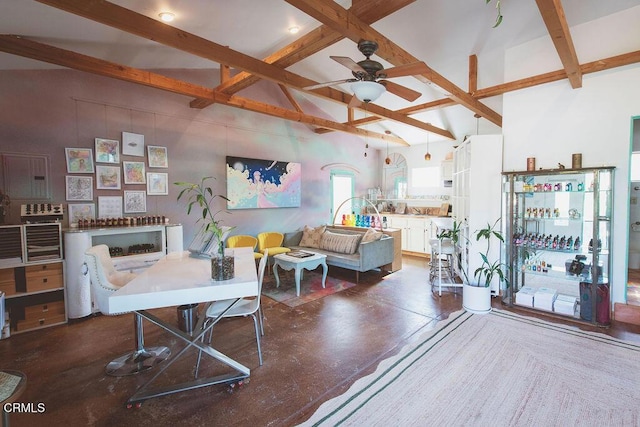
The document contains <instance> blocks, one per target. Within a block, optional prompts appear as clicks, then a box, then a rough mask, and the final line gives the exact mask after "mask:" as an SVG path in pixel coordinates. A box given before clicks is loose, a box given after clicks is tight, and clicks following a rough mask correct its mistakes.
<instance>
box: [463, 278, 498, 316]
mask: <svg viewBox="0 0 640 427" xmlns="http://www.w3.org/2000/svg"><path fill="white" fill-rule="evenodd" d="M462 308H464V309H465V310H467V311H468V312H470V313H476V314H485V313H488V312H490V311H491V288H490V287H485V286H481V287H480V286H471V285H467V284H464V285H463V287H462Z"/></svg>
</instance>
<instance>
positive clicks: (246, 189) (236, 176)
mask: <svg viewBox="0 0 640 427" xmlns="http://www.w3.org/2000/svg"><path fill="white" fill-rule="evenodd" d="M301 181H302V176H301V165H300V163H293V162H281V161H276V160H260V159H247V158H245V157H231V156H227V198H228V199H229V201H228V202H227V209H254V208H291V207H300V184H301Z"/></svg>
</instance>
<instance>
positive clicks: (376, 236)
mask: <svg viewBox="0 0 640 427" xmlns="http://www.w3.org/2000/svg"><path fill="white" fill-rule="evenodd" d="M382 234H383V233H381V232H380V231H376V230H374V229H373V228H369V229H368V230H367V231H366V232H365V233H364V235H363V236H362V243H367V242H375V241H376V240H380V239H381V238H382Z"/></svg>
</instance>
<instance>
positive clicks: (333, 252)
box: [282, 226, 393, 282]
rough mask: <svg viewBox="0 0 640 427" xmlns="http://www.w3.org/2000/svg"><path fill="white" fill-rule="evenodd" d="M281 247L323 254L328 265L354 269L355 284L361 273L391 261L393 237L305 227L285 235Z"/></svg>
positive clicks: (364, 232)
mask: <svg viewBox="0 0 640 427" xmlns="http://www.w3.org/2000/svg"><path fill="white" fill-rule="evenodd" d="M282 246H286V247H288V248H291V250H301V251H309V252H316V253H321V254H324V255H326V256H327V265H334V266H336V267H342V268H346V269H350V270H355V272H356V282H358V281H359V279H360V272H365V271H369V270H372V269H374V268H381V267H383V266H385V265H388V264H391V262H392V261H393V237H391V236H387V235H386V234H383V233H381V232H379V231H375V230H373V229H369V230H367V231H355V230H344V229H341V228H338V227H331V226H326V227H325V226H320V227H315V228H311V227H308V226H306V227H304V229H303V230H299V231H294V232H291V233H285V234H284V242H283V243H282ZM381 269H382V268H381Z"/></svg>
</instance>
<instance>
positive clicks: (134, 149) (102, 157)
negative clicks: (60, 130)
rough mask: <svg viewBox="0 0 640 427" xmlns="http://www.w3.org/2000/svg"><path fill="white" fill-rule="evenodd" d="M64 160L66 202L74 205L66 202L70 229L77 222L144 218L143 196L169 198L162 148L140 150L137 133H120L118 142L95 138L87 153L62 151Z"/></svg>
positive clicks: (141, 140)
mask: <svg viewBox="0 0 640 427" xmlns="http://www.w3.org/2000/svg"><path fill="white" fill-rule="evenodd" d="M141 158H142V159H141ZM65 160H66V168H67V174H68V175H66V176H65V189H66V191H65V194H66V200H67V202H74V203H69V209H68V218H69V225H70V226H74V225H76V224H77V223H78V221H79V220H82V219H97V218H117V217H122V215H123V214H140V213H145V212H146V211H147V196H166V195H168V194H169V173H168V172H167V169H168V168H169V156H168V150H167V147H162V146H157V145H148V146H146V150H145V145H144V135H142V134H136V133H132V132H122V140H121V141H120V140H117V139H108V138H100V137H97V138H95V140H94V146H93V147H92V148H85V147H79V148H65ZM154 169H162V172H156V171H154ZM96 196H97V205H96V200H95V199H94V197H96ZM96 207H97V211H96Z"/></svg>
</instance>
